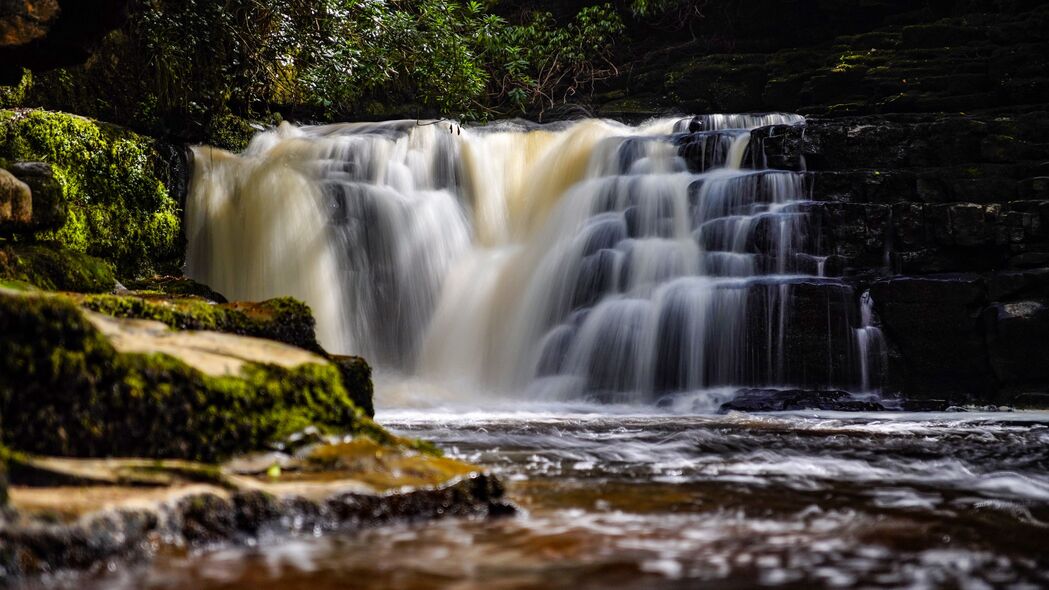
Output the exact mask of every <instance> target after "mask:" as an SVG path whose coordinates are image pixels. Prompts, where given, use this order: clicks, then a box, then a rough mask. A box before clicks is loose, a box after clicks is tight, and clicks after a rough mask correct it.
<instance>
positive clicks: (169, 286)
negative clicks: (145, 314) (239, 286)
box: [124, 276, 229, 303]
mask: <svg viewBox="0 0 1049 590" xmlns="http://www.w3.org/2000/svg"><path fill="white" fill-rule="evenodd" d="M124 286H125V287H127V289H129V290H130V291H137V292H139V293H140V294H141V293H162V294H164V295H171V296H175V297H202V298H204V299H207V300H208V301H212V302H215V303H229V301H227V300H226V298H225V297H224V296H223V295H222V294H221V293H219V292H218V291H215V290H214V289H212V288H211V287H209V286H207V285H203V284H201V283H198V282H197V281H194V280H193V279H187V278H186V277H176V276H155V277H150V278H146V279H132V280H128V281H124Z"/></svg>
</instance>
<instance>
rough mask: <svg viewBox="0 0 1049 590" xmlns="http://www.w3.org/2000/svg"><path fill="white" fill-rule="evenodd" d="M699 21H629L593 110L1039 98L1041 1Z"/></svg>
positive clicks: (899, 105)
mask: <svg viewBox="0 0 1049 590" xmlns="http://www.w3.org/2000/svg"><path fill="white" fill-rule="evenodd" d="M563 4H564V3H558V8H562V9H563V7H562V5H563ZM702 12H703V18H701V19H693V20H692V21H690V22H688V23H687V26H685V25H684V24H681V25H680V26H677V27H674V26H672V23H662V24H661V25H659V24H653V23H649V22H638V23H635V24H634V27H632V35H631V38H632V39H633V41H632V42H630V43H628V44H625V46H624V47H623V49H622V53H623V54H624V59H625V60H627V61H628V62H630V63H629V66H627V67H624V68H623V71H624V72H628V74H627V75H625V76H622V77H620V78H619V79H615V80H613V81H612V82H611V83H610V84H608V86H609V88H608V89H607V90H605V91H604V92H602V91H601V90H602V89H600V88H599V90H598V92H597V93H596V96H595V103H596V106H597V108H598V110H599V111H601V112H602V113H605V114H609V115H624V116H630V115H638V114H640V113H641V112H644V111H648V112H660V111H668V110H680V111H683V112H691V113H709V112H745V111H773V110H781V111H794V112H801V113H803V114H825V115H826V114H835V115H862V114H870V113H919V112H924V113H938V112H958V111H967V112H971V111H974V110H977V109H988V108H1000V107H1003V106H1014V105H1016V106H1019V105H1032V104H1039V103H1041V104H1044V103H1045V102H1046V96H1047V95H1049V77H1047V76H1046V72H1047V71H1049V69H1047V65H1049V64H1047V61H1046V60H1047V57H1046V56H1047V55H1049V51H1047V49H1049V6H1047V5H1046V4H1045V3H1044V2H1036V1H1033V0H1031V1H1024V0H990V1H988V2H973V1H971V0H937V1H917V2H906V1H902V0H887V1H882V2H870V3H862V4H858V3H856V2H849V1H847V0H830V1H818V2H817V1H815V0H794V1H790V2H776V1H774V0H748V1H743V0H728V1H725V2H718V3H709V2H708V3H705V4H704V6H703V8H702ZM985 149H987V150H988V151H994V150H995V146H994V145H993V143H991V144H988V145H987V146H986V147H985Z"/></svg>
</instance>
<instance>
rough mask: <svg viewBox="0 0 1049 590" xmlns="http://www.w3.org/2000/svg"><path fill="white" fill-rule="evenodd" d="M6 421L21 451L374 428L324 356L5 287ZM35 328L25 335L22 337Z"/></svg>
mask: <svg viewBox="0 0 1049 590" xmlns="http://www.w3.org/2000/svg"><path fill="white" fill-rule="evenodd" d="M0 334H2V335H4V336H3V337H0V428H2V436H3V439H2V442H3V444H6V445H7V446H8V447H10V448H14V449H18V450H21V451H27V452H34V453H44V454H52V455H63V456H79V457H104V456H114V455H115V456H145V457H156V458H185V459H206V460H211V459H215V458H220V457H226V456H229V455H231V454H234V453H238V452H245V451H251V450H257V449H265V448H267V447H268V446H269V445H271V444H276V443H280V442H281V441H283V440H286V439H287V438H288V437H289V436H291V435H292V434H294V433H296V432H299V431H302V430H303V429H305V428H307V427H310V426H314V427H316V428H318V429H320V431H321V432H332V433H351V432H356V431H367V432H369V433H371V432H372V431H373V430H375V429H376V428H377V427H375V426H374V424H372V423H371V421H370V420H368V419H367V418H365V417H364V416H363V415H362V413H361V412H360V411H359V410H358V409H357V407H356V406H355V405H354V404H353V402H352V401H351V399H350V397H349V395H348V394H347V393H346V390H345V388H344V387H343V385H342V377H341V374H340V372H339V369H338V368H336V367H335V366H334V365H332V364H331V363H329V362H327V361H326V360H325V359H324V358H323V357H321V356H320V355H318V354H316V353H313V352H309V351H306V350H303V349H300V348H295V347H292V346H289V345H286V344H282V343H278V342H273V341H270V340H262V339H258V338H251V337H245V336H237V335H232V334H223V333H219V332H211V331H188V330H187V331H173V330H171V329H170V328H169V327H168V326H167V325H165V324H163V323H160V322H156V321H149V320H131V319H124V318H114V317H111V316H106V315H102V314H99V313H96V312H91V311H87V310H85V309H83V308H81V307H79V306H78V305H77V304H76V303H75V302H74V301H73V300H72V299H70V298H69V297H66V296H62V295H54V294H44V293H24V292H15V291H10V290H2V291H0ZM26 334H29V335H32V337H30V338H24V337H22V336H21V335H26Z"/></svg>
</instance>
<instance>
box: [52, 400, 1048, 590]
mask: <svg viewBox="0 0 1049 590" xmlns="http://www.w3.org/2000/svg"><path fill="white" fill-rule="evenodd" d="M379 419H380V420H381V421H382V422H383V423H385V424H388V425H390V426H392V427H394V428H396V429H397V430H399V431H401V432H404V433H407V434H410V435H412V436H419V437H424V438H427V439H429V440H433V441H435V442H437V443H438V444H440V445H441V446H442V447H443V448H445V449H447V450H448V452H449V453H450V454H451V455H453V456H456V457H461V458H464V459H467V460H470V461H474V462H478V463H480V464H483V465H486V466H489V467H490V468H491V469H492V470H493V471H494V472H495V473H497V474H499V475H500V476H501V477H502V479H503V480H504V481H505V482H507V485H508V491H509V495H510V497H511V498H512V499H513V500H514V501H515V502H517V503H518V505H519V506H520V507H521V508H522V509H523V514H522V515H520V516H518V517H513V518H506V519H500V520H494V521H490V520H462V519H448V520H444V521H438V522H431V523H425V524H411V523H407V524H396V525H390V526H384V527H381V528H376V529H371V530H363V531H361V530H356V531H352V532H350V533H349V534H346V535H341V534H334V535H331V536H326V537H323V538H320V539H317V538H314V536H313V535H312V534H311V533H310V532H309V531H304V532H303V533H301V534H300V535H298V536H297V537H293V538H291V539H289V538H287V537H285V536H283V535H281V536H276V537H272V536H271V537H265V536H264V537H263V538H262V539H260V540H259V541H258V543H257V544H253V545H251V546H247V547H243V546H242V547H233V548H228V547H227V548H220V549H217V550H196V551H193V552H189V553H186V552H179V551H174V552H167V553H163V554H161V555H158V556H157V558H156V560H155V561H154V563H153V564H151V565H143V566H138V567H130V568H123V567H122V568H121V569H120V570H119V571H117V572H116V573H112V574H106V573H101V574H99V575H96V576H94V577H92V578H89V579H83V578H77V579H75V580H70V581H64V580H51V581H50V582H51V583H49V584H45V586H47V587H56V588H77V589H79V590H89V589H94V588H99V589H101V588H115V589H136V590H138V589H147V588H148V589H160V588H198V589H201V590H218V589H221V588H270V587H272V588H281V589H282V590H299V589H302V590H306V589H309V590H327V589H336V588H340V589H341V588H402V589H406V590H415V589H431V588H433V589H435V588H456V589H459V590H472V589H478V590H480V589H485V590H496V589H509V588H514V589H537V590H550V589H560V588H566V589H584V588H595V589H596V588H653V589H655V588H659V589H664V588H682V589H684V588H704V587H717V588H726V587H730V588H742V587H754V586H763V587H781V588H834V587H866V588H902V587H906V588H972V589H978V588H992V587H994V588H999V587H1012V588H1037V587H1045V586H1046V585H1049V553H1047V552H1046V550H1045V549H1046V546H1047V545H1046V541H1045V539H1046V533H1047V531H1049V414H1045V413H990V414H909V415H908V414H885V413H881V414H879V413H874V414H851V413H850V414H834V413H816V414H814V413H804V414H775V415H764V416H746V415H742V414H733V415H729V416H709V415H708V416H695V415H691V416H690V415H679V414H672V413H667V414H652V413H651V412H650V408H643V407H624V406H607V405H603V406H586V405H580V404H570V405H568V404H560V405H555V406H545V407H532V408H531V409H521V408H519V407H515V406H507V407H505V408H503V409H501V410H492V411H470V410H461V411H460V410H456V409H454V408H449V409H444V410H427V411H419V410H391V411H386V412H380V415H379Z"/></svg>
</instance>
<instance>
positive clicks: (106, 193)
mask: <svg viewBox="0 0 1049 590" xmlns="http://www.w3.org/2000/svg"><path fill="white" fill-rule="evenodd" d="M159 148H160V146H159V145H158V144H157V142H156V141H155V140H153V139H150V138H147V137H143V136H141V135H138V134H135V133H133V132H131V131H128V130H126V129H122V128H119V127H114V126H111V125H106V124H103V123H99V122H97V121H92V120H90V119H86V118H83V117H78V116H75V115H69V114H65V113H56V112H50V111H42V110H0V160H6V161H8V162H12V161H42V162H47V163H49V164H51V170H52V172H53V175H54V180H55V181H56V182H57V184H58V185H60V186H61V190H62V196H63V199H64V201H65V206H66V207H65V211H66V219H65V221H64V223H63V224H62V226H61V227H60V228H58V229H57V230H54V231H48V232H44V233H43V234H41V235H40V236H39V237H40V238H42V239H50V240H55V241H57V242H60V243H61V244H63V245H64V246H65V247H66V248H69V249H70V250H73V251H76V252H84V253H87V254H91V255H93V256H97V257H99V258H103V259H105V260H108V261H109V262H111V263H113V264H114V266H115V267H116V269H117V272H118V274H119V276H121V277H137V276H143V275H150V274H154V273H155V272H173V271H174V270H176V269H177V267H178V265H179V259H180V257H181V255H182V250H183V248H182V244H181V239H180V215H179V203H178V201H177V199H176V198H174V197H173V196H172V195H171V194H170V192H169V190H168V189H167V188H166V186H165V182H164V181H165V180H169V179H168V178H167V176H168V166H167V164H166V163H165V162H166V160H165V159H164V158H163V157H162V156H161V153H160V151H159Z"/></svg>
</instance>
